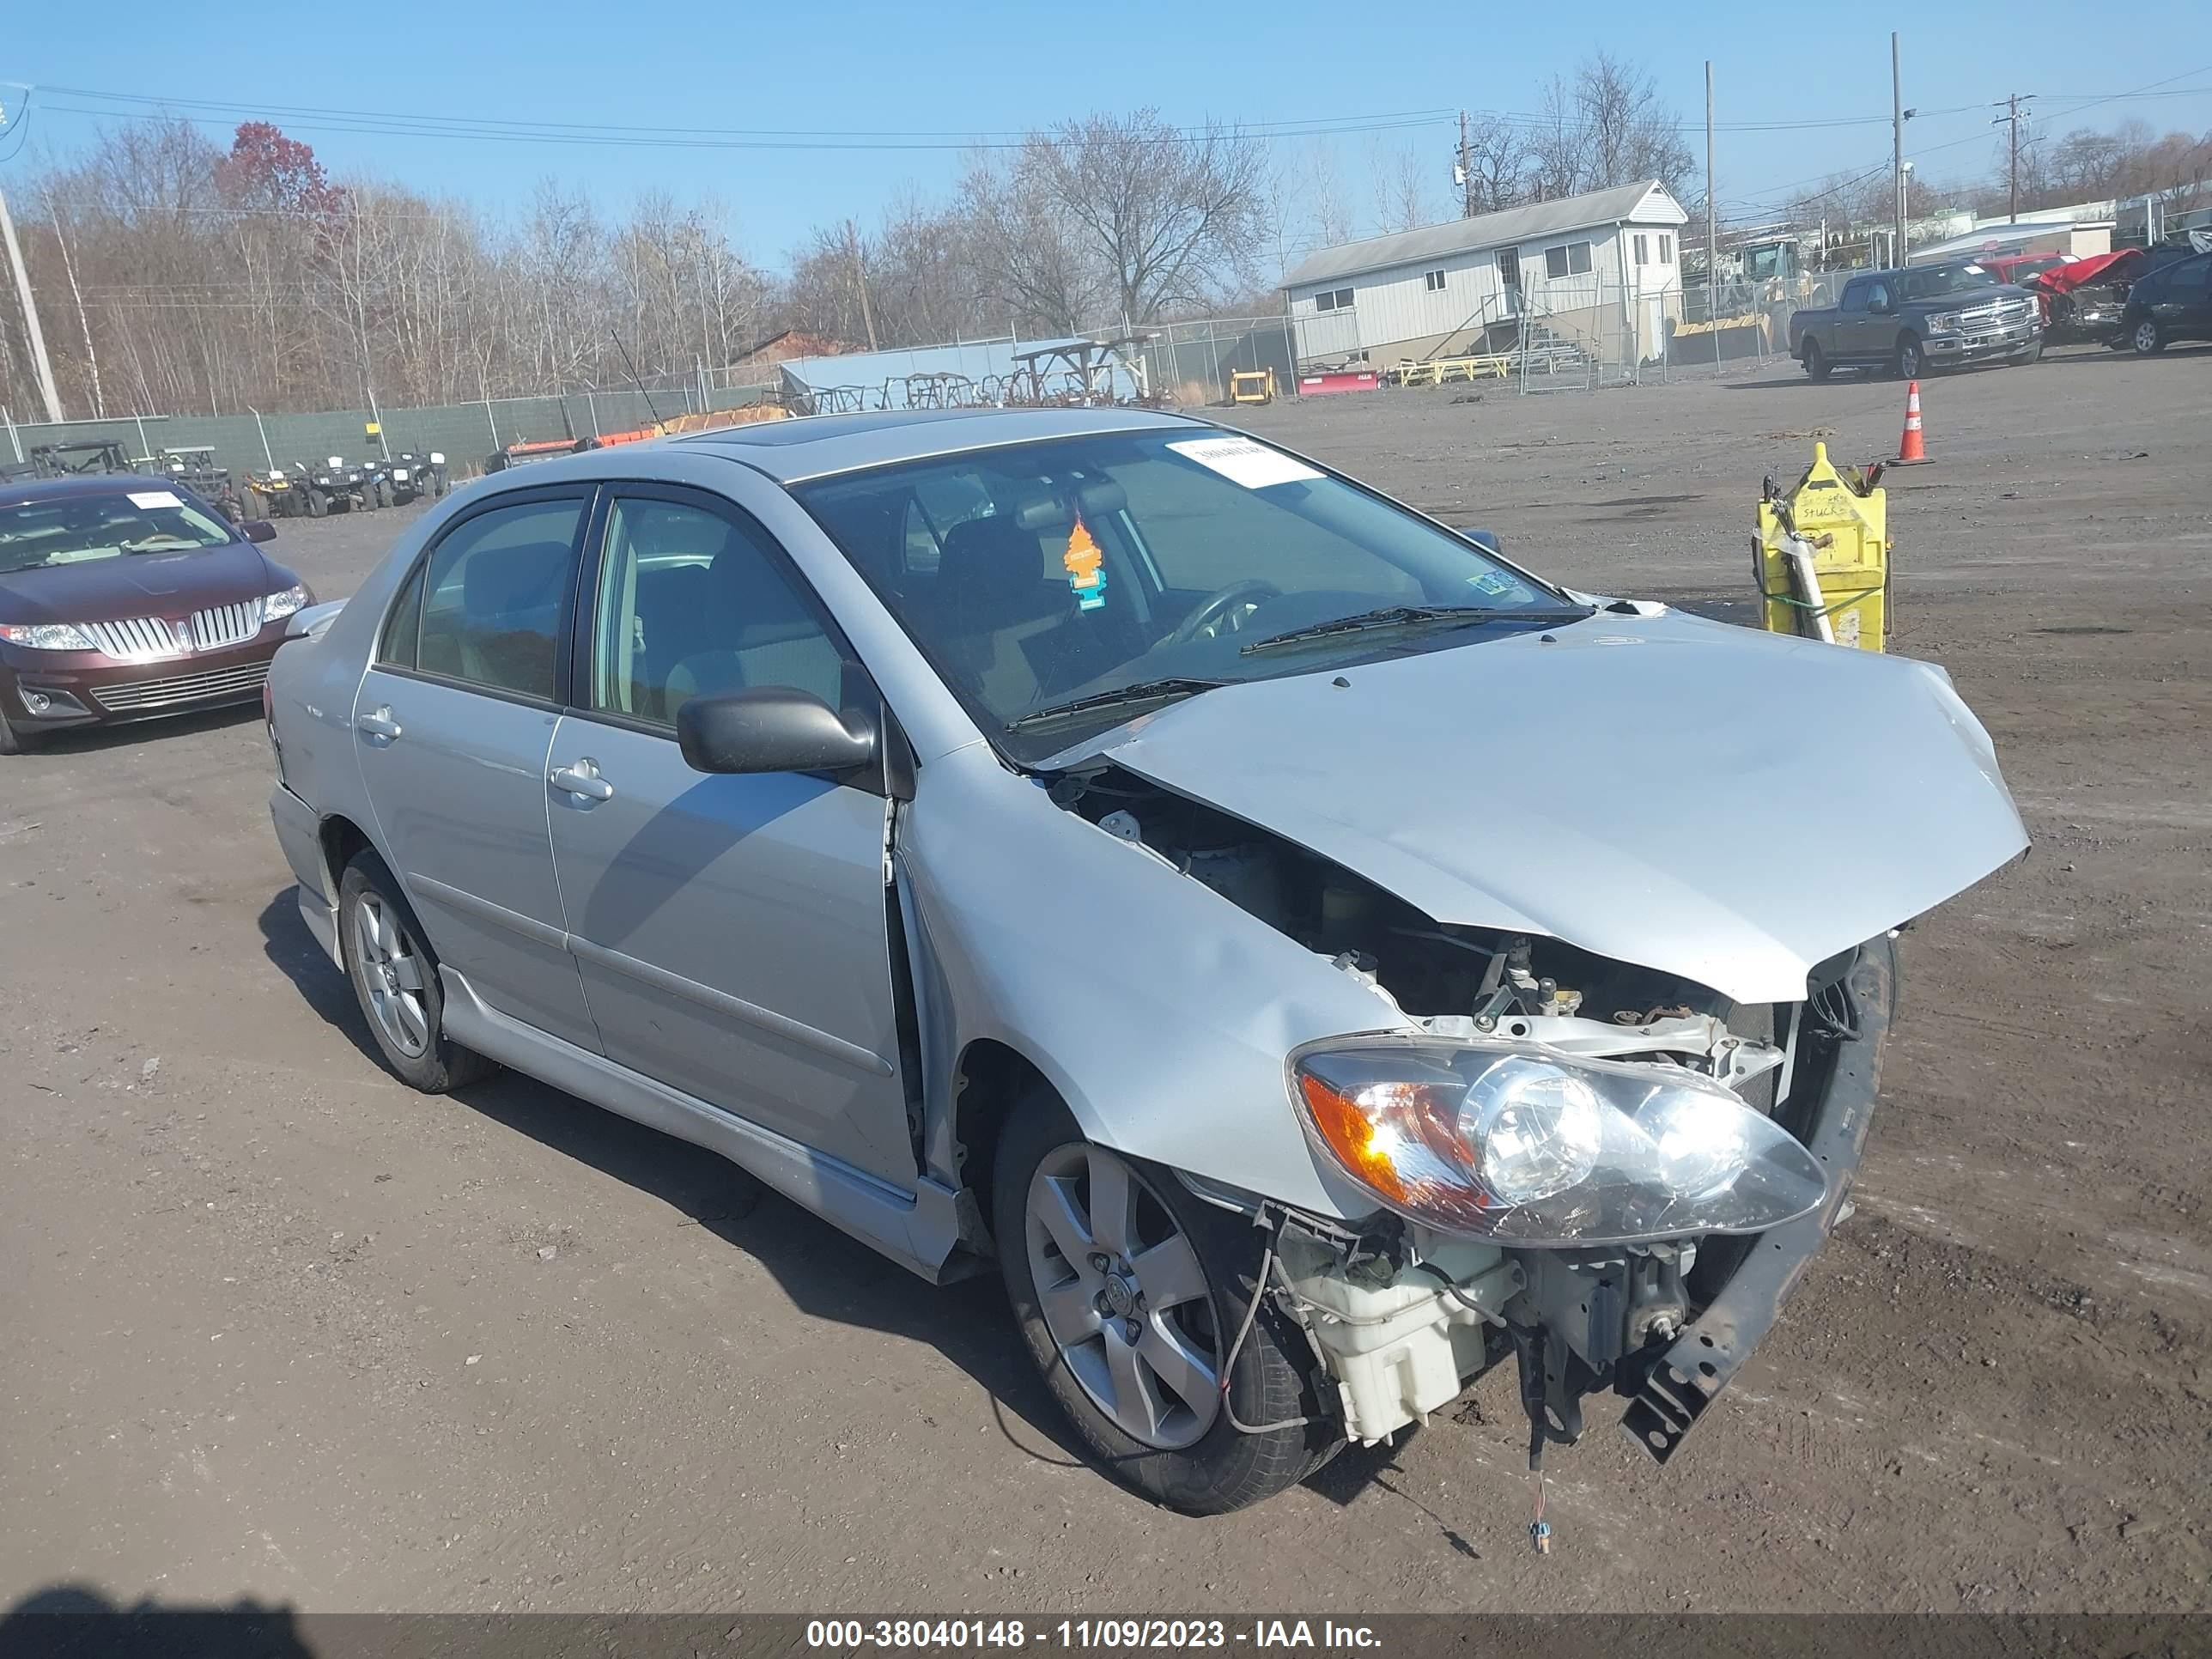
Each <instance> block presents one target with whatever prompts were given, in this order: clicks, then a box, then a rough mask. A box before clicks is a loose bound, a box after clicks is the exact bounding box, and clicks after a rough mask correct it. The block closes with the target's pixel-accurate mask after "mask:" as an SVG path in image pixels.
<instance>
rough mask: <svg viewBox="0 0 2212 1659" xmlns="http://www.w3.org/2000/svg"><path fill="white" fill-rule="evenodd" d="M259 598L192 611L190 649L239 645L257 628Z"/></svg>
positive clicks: (202, 649) (258, 629) (259, 624)
mask: <svg viewBox="0 0 2212 1659" xmlns="http://www.w3.org/2000/svg"><path fill="white" fill-rule="evenodd" d="M261 605H262V602H261V601H260V600H259V599H240V601H239V602H238V603H237V604H236V605H210V606H209V607H208V608H207V609H206V610H204V611H194V612H192V620H191V635H192V648H193V649H194V650H197V651H214V650H217V649H220V648H221V647H223V646H226V645H243V644H245V643H246V641H248V640H250V639H252V637H253V636H254V635H256V634H258V633H259V632H260V631H261Z"/></svg>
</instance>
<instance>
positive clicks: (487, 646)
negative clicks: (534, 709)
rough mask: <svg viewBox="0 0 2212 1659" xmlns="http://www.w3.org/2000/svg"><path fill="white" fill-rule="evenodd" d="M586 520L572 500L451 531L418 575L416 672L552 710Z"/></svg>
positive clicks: (506, 512) (486, 517) (502, 511)
mask: <svg viewBox="0 0 2212 1659" xmlns="http://www.w3.org/2000/svg"><path fill="white" fill-rule="evenodd" d="M583 514H584V501H583V499H582V498H581V497H580V496H576V497H569V498H566V499H563V500H559V501H518V502H516V503H515V504H514V505H513V506H512V507H493V508H491V509H490V510H489V511H488V512H483V513H477V515H476V516H475V517H474V518H471V519H465V520H462V521H461V522H460V523H459V525H456V526H454V527H453V530H452V531H451V532H448V533H447V536H446V538H445V539H444V540H442V541H441V542H440V543H439V544H438V545H437V546H436V547H435V548H434V549H432V550H431V553H430V558H429V562H428V566H427V567H426V568H425V573H424V575H423V578H422V623H421V632H420V641H419V644H418V646H417V648H416V661H415V666H416V668H418V669H419V670H421V671H422V672H423V673H426V674H436V675H439V676H441V678H447V679H454V680H463V681H465V682H467V683H468V684H472V685H481V686H483V687H485V688H487V689H488V690H495V691H510V692H513V693H514V694H515V695H516V696H524V697H532V698H536V699H538V700H540V701H542V702H552V701H553V700H554V697H555V694H556V664H557V663H558V661H559V659H560V653H561V641H562V638H563V637H564V635H565V634H566V630H567V616H568V596H569V593H570V591H571V590H572V589H573V588H574V586H575V580H576V530H577V526H578V524H579V523H580V520H582V518H583ZM404 605H405V599H404V598H403V601H402V607H401V608H402V609H404Z"/></svg>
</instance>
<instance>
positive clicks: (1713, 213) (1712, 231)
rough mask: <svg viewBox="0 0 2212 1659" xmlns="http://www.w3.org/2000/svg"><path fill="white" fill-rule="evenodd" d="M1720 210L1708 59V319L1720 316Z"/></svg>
mask: <svg viewBox="0 0 2212 1659" xmlns="http://www.w3.org/2000/svg"><path fill="white" fill-rule="evenodd" d="M1720 280H1721V221H1720V209H1719V207H1718V206H1717V204H1716V203H1715V201H1714V198H1713V60H1712V59H1711V58H1706V59H1705V317H1706V319H1707V320H1708V321H1711V320H1712V319H1716V318H1717V317H1718V316H1719V315H1720V303H1719V297H1718V296H1719V294H1720V288H1719V283H1720Z"/></svg>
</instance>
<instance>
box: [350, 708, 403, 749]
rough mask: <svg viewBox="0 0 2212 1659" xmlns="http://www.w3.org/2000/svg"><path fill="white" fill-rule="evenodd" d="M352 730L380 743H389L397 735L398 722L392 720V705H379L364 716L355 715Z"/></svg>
mask: <svg viewBox="0 0 2212 1659" xmlns="http://www.w3.org/2000/svg"><path fill="white" fill-rule="evenodd" d="M354 729H355V730H356V731H357V732H361V733H362V734H363V735H364V736H367V737H371V738H376V739H377V740H378V741H379V742H380V743H390V742H392V741H393V740H394V739H395V738H398V735H399V722H398V720H394V719H392V705H391V704H389V703H379V704H378V705H377V706H376V707H375V708H372V709H370V710H369V711H368V713H367V714H360V715H356V717H355V719H354Z"/></svg>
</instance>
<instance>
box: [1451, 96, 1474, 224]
mask: <svg viewBox="0 0 2212 1659" xmlns="http://www.w3.org/2000/svg"><path fill="white" fill-rule="evenodd" d="M1453 171H1454V172H1455V173H1458V174H1459V216H1460V217H1461V218H1462V219H1472V218H1474V161H1473V160H1472V159H1471V158H1470V156H1469V155H1468V147H1467V112H1466V111H1465V110H1462V111H1461V112H1459V165H1458V166H1457V167H1455V168H1454V169H1453Z"/></svg>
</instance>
